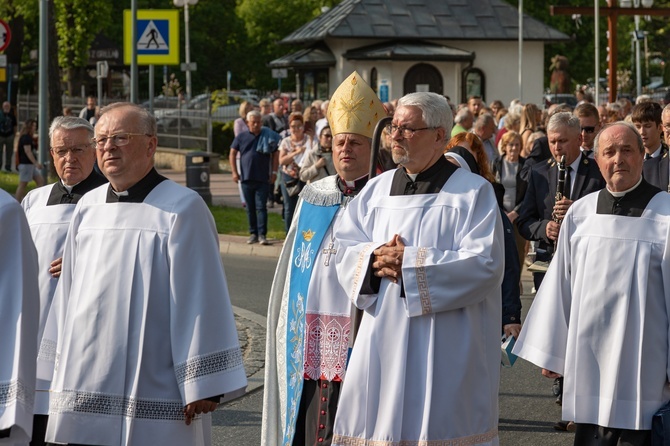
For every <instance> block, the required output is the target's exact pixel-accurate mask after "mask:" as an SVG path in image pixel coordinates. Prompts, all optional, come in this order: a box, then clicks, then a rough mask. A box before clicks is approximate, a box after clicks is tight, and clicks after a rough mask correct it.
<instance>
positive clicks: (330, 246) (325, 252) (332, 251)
mask: <svg viewBox="0 0 670 446" xmlns="http://www.w3.org/2000/svg"><path fill="white" fill-rule="evenodd" d="M321 253H322V254H323V255H325V256H326V259H325V260H324V261H323V266H328V265H330V256H331V255H332V254H337V249H335V243H334V242H333V241H332V240H331V241H330V243H328V247H327V248H323V250H322V251H321Z"/></svg>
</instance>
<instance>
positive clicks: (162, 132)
mask: <svg viewBox="0 0 670 446" xmlns="http://www.w3.org/2000/svg"><path fill="white" fill-rule="evenodd" d="M62 102H63V107H68V108H70V109H71V110H72V114H73V115H74V116H79V112H80V111H81V109H82V108H84V107H86V99H85V98H80V97H71V96H63V97H62ZM113 102H119V100H114V99H107V98H105V99H104V100H103V101H102V104H99V105H102V106H105V105H108V104H111V103H113ZM236 107H237V106H235V107H232V108H231V107H219V108H218V109H217V110H216V111H215V112H214V113H211V112H209V111H208V110H211V106H210V105H209V104H208V106H207V108H206V109H204V110H191V109H187V108H185V107H183V106H180V107H178V108H154V116H155V117H156V123H157V125H158V134H157V136H158V141H159V145H160V146H161V147H170V148H177V149H182V148H188V149H198V150H205V151H207V152H212V122H214V121H215V122H228V121H233V120H235V119H236V118H237V117H238V115H237V109H236ZM147 108H148V106H147ZM38 109H39V104H38V96H37V95H30V94H22V93H19V94H18V98H17V107H16V117H17V119H18V121H19V123H23V122H24V121H25V120H26V119H29V118H37V116H38Z"/></svg>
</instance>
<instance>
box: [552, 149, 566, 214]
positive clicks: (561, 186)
mask: <svg viewBox="0 0 670 446" xmlns="http://www.w3.org/2000/svg"><path fill="white" fill-rule="evenodd" d="M566 172H567V170H566V168H565V155H562V156H561V160H560V161H559V162H558V185H557V186H556V199H555V200H554V204H556V203H557V202H559V201H561V200H562V199H563V194H564V193H565V175H566ZM554 221H555V222H556V223H560V221H559V219H558V218H557V217H556V216H554Z"/></svg>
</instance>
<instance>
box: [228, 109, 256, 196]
mask: <svg viewBox="0 0 670 446" xmlns="http://www.w3.org/2000/svg"><path fill="white" fill-rule="evenodd" d="M253 109H254V105H253V104H252V103H251V102H248V101H243V102H242V103H241V104H240V110H239V115H240V117H239V118H237V119H236V120H235V122H233V134H234V135H235V136H237V135H239V134H240V133H243V132H248V131H249V126H248V125H247V113H249V112H250V111H251V110H253ZM236 162H237V171H238V172H240V171H241V169H240V154H239V152H238V153H237V160H236ZM237 189H238V190H239V192H240V201H242V207H247V203H246V201H244V194H243V193H242V182H241V181H238V182H237Z"/></svg>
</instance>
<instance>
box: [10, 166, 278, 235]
mask: <svg viewBox="0 0 670 446" xmlns="http://www.w3.org/2000/svg"><path fill="white" fill-rule="evenodd" d="M18 185H19V175H18V174H16V173H7V172H0V188H2V189H4V190H5V191H7V192H8V193H10V194H11V195H14V194H16V188H17V187H18ZM34 188H35V183H34V182H30V183H29V184H28V190H32V189H34ZM209 210H210V211H211V212H212V215H213V216H214V221H215V222H216V230H217V232H218V233H219V234H230V235H249V223H248V221H247V212H246V211H245V210H244V209H240V208H232V207H224V206H210V207H209ZM267 236H268V238H270V239H276V240H283V239H284V238H286V232H285V231H284V222H283V221H282V219H281V216H280V215H278V214H275V213H272V212H268V234H267Z"/></svg>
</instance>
